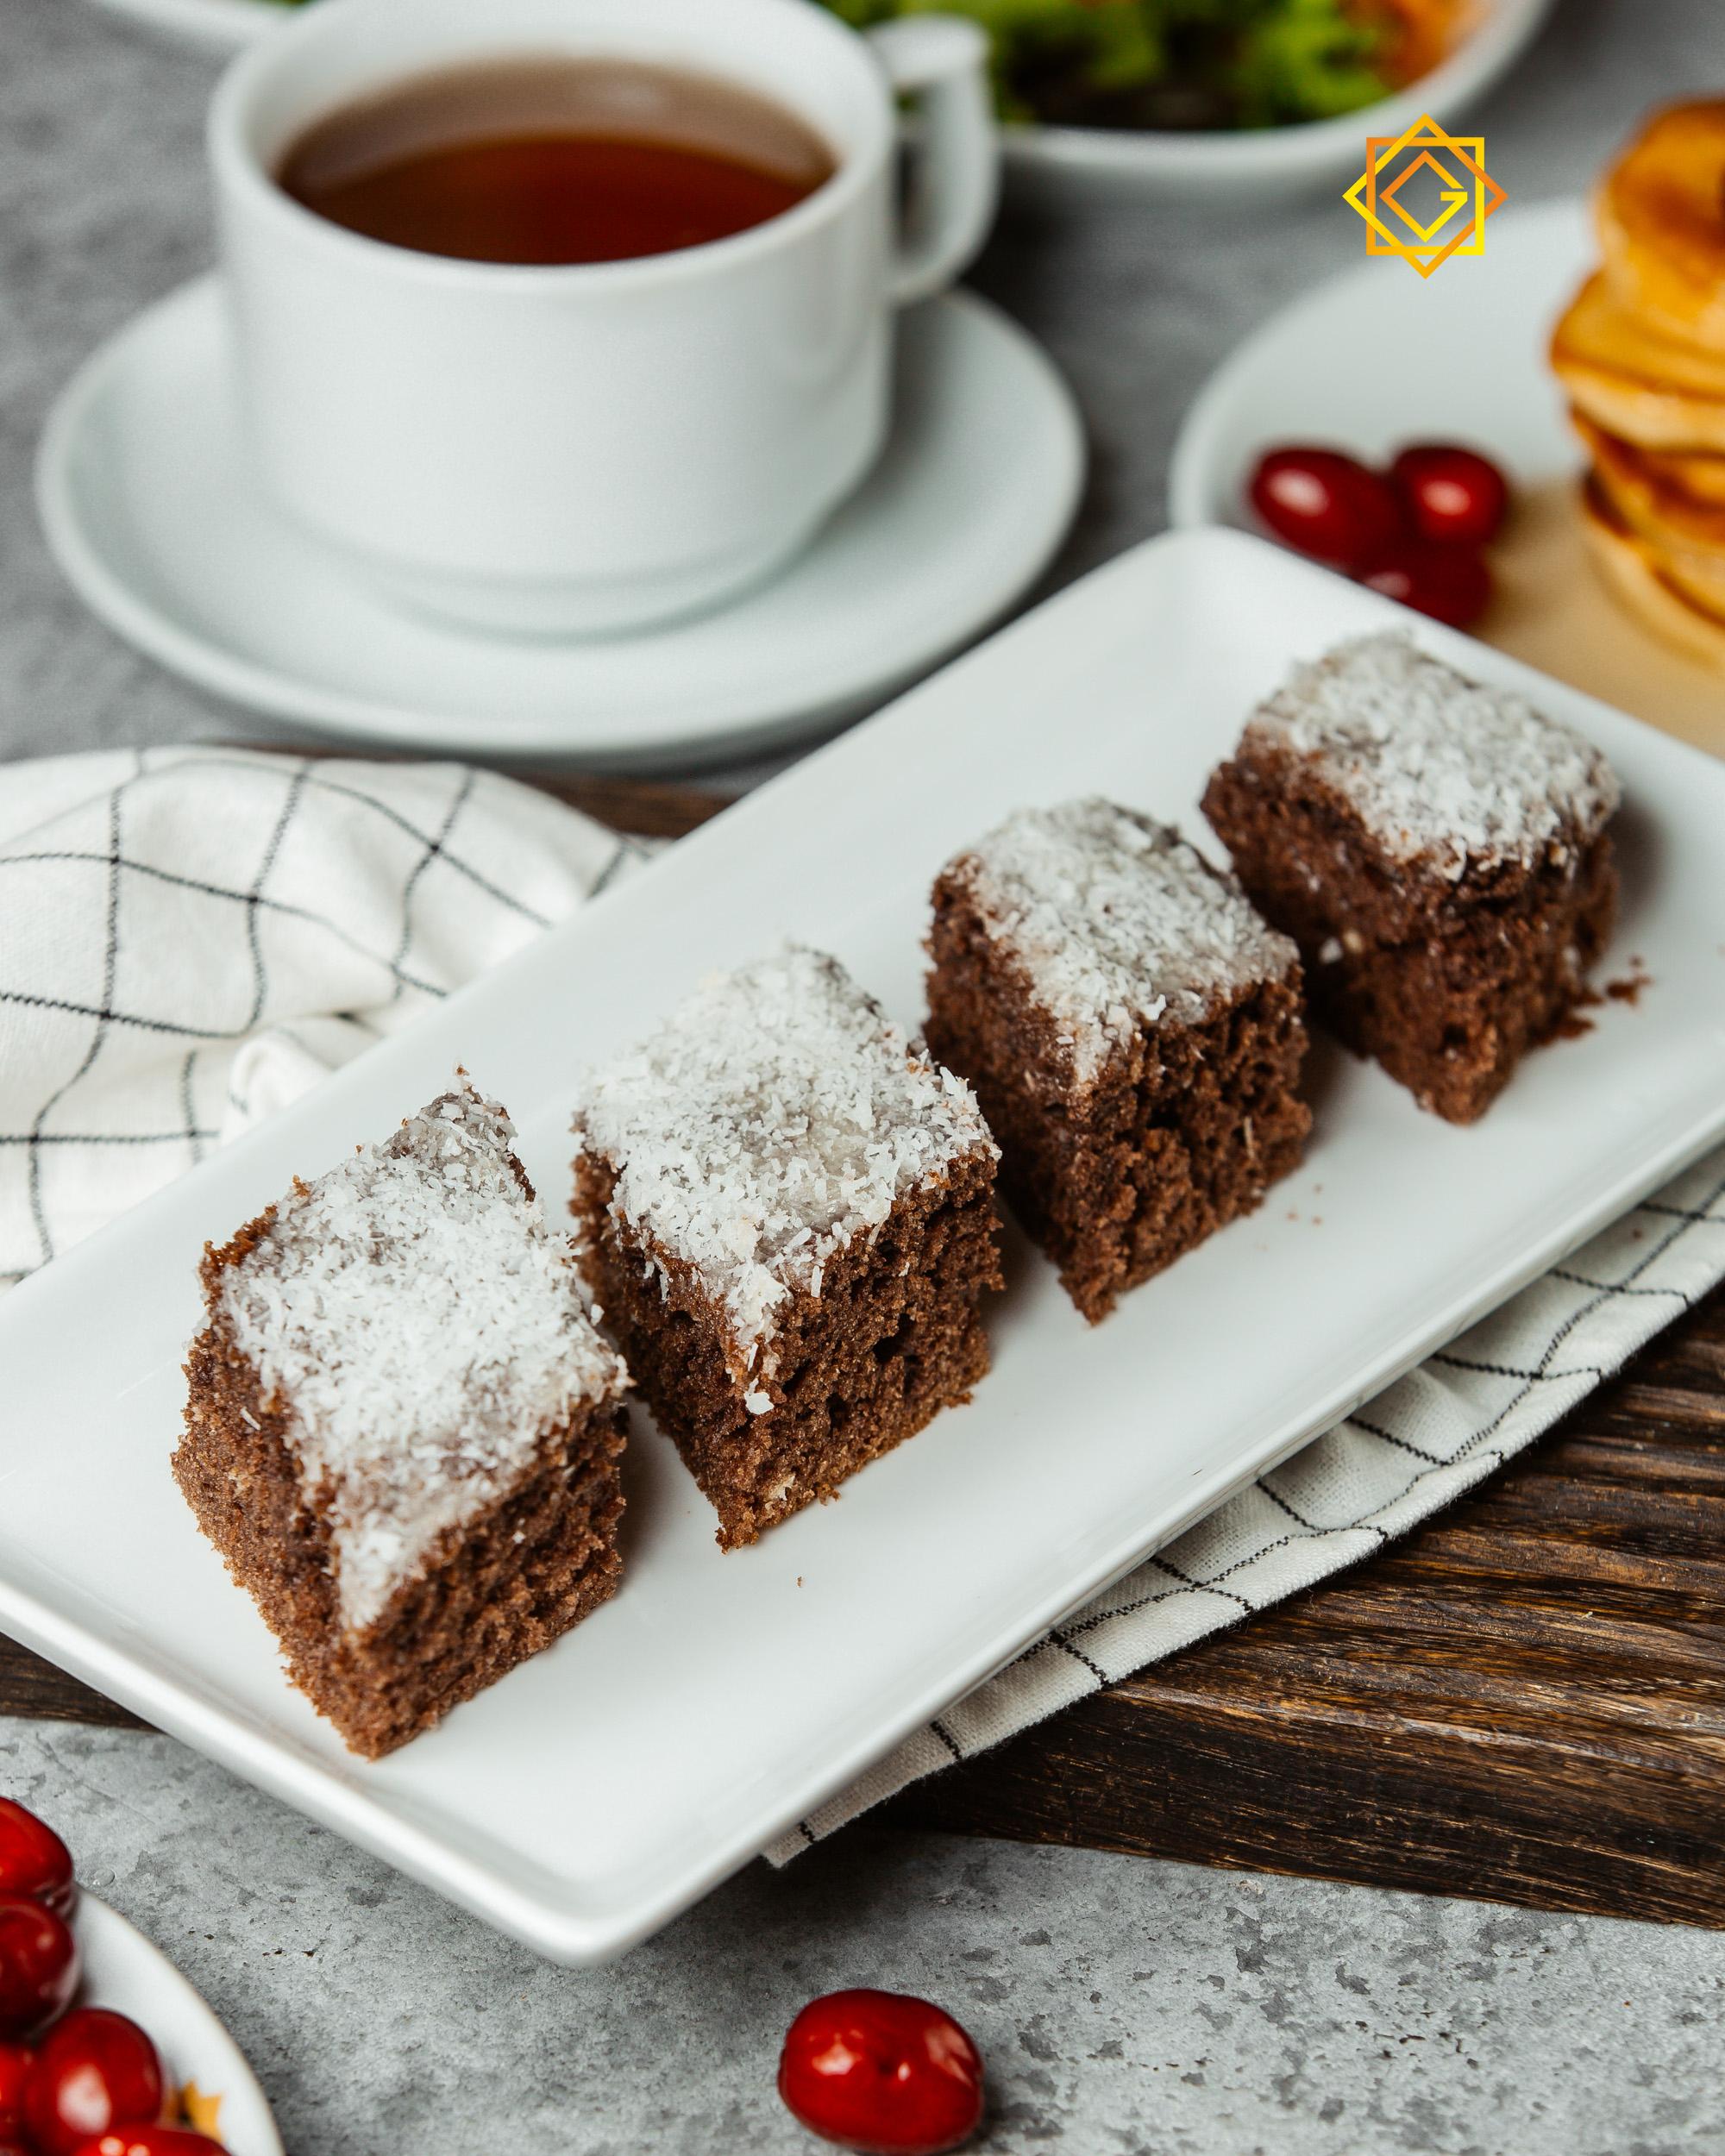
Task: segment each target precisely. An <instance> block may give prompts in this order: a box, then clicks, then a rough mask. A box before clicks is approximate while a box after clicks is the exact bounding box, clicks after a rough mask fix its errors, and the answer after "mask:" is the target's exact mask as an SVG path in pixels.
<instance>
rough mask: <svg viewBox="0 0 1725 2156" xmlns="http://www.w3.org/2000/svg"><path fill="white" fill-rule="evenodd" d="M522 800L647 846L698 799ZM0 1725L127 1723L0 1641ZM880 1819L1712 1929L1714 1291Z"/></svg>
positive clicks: (1716, 1683) (601, 793)
mask: <svg viewBox="0 0 1725 2156" xmlns="http://www.w3.org/2000/svg"><path fill="white" fill-rule="evenodd" d="M543 783H545V784H547V785H548V786H549V787H551V789H552V790H553V791H555V792H557V793H560V794H561V795H562V796H563V798H565V799H571V800H574V802H576V803H577V804H578V805H580V806H583V807H586V808H588V809H590V810H591V811H593V812H594V813H596V814H599V815H601V816H603V817H605V818H606V819H607V820H608V821H610V822H612V823H614V824H618V826H620V827H622V828H624V829H628V830H641V831H650V832H654V833H657V834H661V835H666V836H671V835H674V834H676V833H679V832H681V831H683V830H688V829H690V828H691V827H692V826H693V824H696V823H699V822H700V821H701V820H703V818H705V817H706V816H707V815H710V814H711V813H712V812H713V809H714V808H715V806H716V804H715V803H714V802H713V800H712V799H711V797H709V796H707V795H704V794H701V793H697V792H694V791H693V790H691V789H679V788H670V787H656V786H655V787H648V786H644V785H640V784H637V783H635V782H631V781H628V780H567V779H547V780H544V781H543ZM0 1712H8V1713H12V1714H36V1715H43V1716H50V1717H57V1718H60V1719H66V1720H81V1721H91V1722H106V1723H117V1724H127V1723H131V1722H133V1720H134V1718H133V1717H132V1716H131V1715H129V1714H127V1713H126V1712H125V1711H124V1710H123V1709H122V1708H117V1707H116V1706H114V1705H113V1704H112V1703H111V1702H109V1701H106V1700H104V1699H103V1698H101V1697H100V1696H99V1695H97V1694H96V1693H94V1692H91V1691H89V1690H87V1689H85V1687H84V1686H83V1685H81V1684H79V1683H77V1682H76V1681H75V1680H73V1679H72V1678H71V1677H66V1676H63V1675H62V1674H61V1673H60V1671H58V1670H53V1669H52V1668H50V1667H49V1666H48V1664H46V1663H43V1662H41V1661H38V1660H37V1659H36V1658H34V1656H32V1655H30V1654H28V1653H27V1652H25V1651H24V1650H23V1649H22V1648H20V1647H16V1646H13V1645H11V1644H10V1643H9V1642H8V1641H6V1640H4V1639H0ZM876 1816H878V1817H883V1818H886V1819H888V1820H892V1821H898V1822H900V1823H901V1824H904V1825H906V1826H917V1827H942V1828H947V1829H950V1830H954V1831H957V1832H961V1833H976V1834H996V1835H1006V1836H1009V1837H1012V1838H1014V1839H1021V1840H1031V1841H1047V1842H1063V1843H1069V1844H1080V1845H1083V1846H1090V1847H1095V1848H1103V1849H1117V1850H1127V1851H1132V1852H1142V1853H1145V1854H1147V1855H1157V1856H1167V1857H1176V1858H1183V1859H1185V1860H1187V1861H1189V1862H1191V1863H1196V1864H1210V1865H1241V1866H1246V1867H1250V1868H1251V1869H1253V1870H1258V1871H1286V1872H1295V1873H1302V1874H1306V1875H1308V1876H1312V1877H1322V1878H1332V1879H1351V1880H1358V1881H1362V1882H1367V1883H1376V1884H1380V1885H1386V1886H1402V1887H1421V1888H1426V1889H1428V1890H1432V1891H1433V1892H1438V1893H1444V1894H1456V1895H1469V1896H1478V1897H1481V1898H1484V1899H1486V1900H1493V1901H1505V1902H1520V1903H1522V1904H1524V1905H1526V1906H1528V1907H1532V1908H1556V1909H1575V1910H1585V1911H1594V1912H1599V1913H1603V1914H1606V1915H1618V1916H1639V1917H1647V1918H1653V1919H1656V1920H1659V1921H1665V1922H1673V1923H1691V1924H1706V1925H1712V1926H1720V1927H1725V1289H1722V1290H1721V1291H1720V1292H1718V1293H1716V1294H1714V1295H1712V1296H1711V1297H1709V1299H1708V1300H1706V1301H1705V1302H1703V1304H1702V1305H1701V1306H1700V1307H1697V1309H1696V1310H1694V1311H1692V1312H1691V1313H1689V1315H1688V1316H1687V1317H1685V1318H1684V1319H1682V1320H1681V1321H1680V1322H1679V1323H1678V1324H1677V1325H1674V1326H1672V1327H1671V1329H1670V1330H1669V1331H1668V1332H1665V1333H1663V1334H1661V1335H1660V1336H1659V1338H1658V1339H1656V1340H1655V1341H1654V1342H1653V1344H1652V1345H1651V1346H1650V1347H1649V1348H1648V1349H1647V1350H1646V1351H1644V1352H1643V1353H1642V1354H1641V1355H1640V1357H1638V1358H1637V1359H1636V1361H1635V1362H1634V1363H1632V1364H1631V1365H1630V1366H1629V1368H1628V1369H1627V1370H1626V1371H1625V1372H1624V1373H1623V1374H1622V1376H1620V1377H1619V1378H1618V1379H1616V1380H1615V1382H1613V1383H1611V1384H1609V1385H1608V1386H1606V1387H1604V1388H1602V1389H1601V1390H1600V1391H1599V1392H1597V1393H1596V1394H1595V1395H1593V1397H1592V1398H1591V1399H1590V1400H1588V1401H1584V1403H1583V1404H1582V1406H1581V1407H1579V1408H1578V1409H1577V1410H1576V1412H1575V1413H1572V1414H1571V1415H1570V1416H1569V1417H1567V1418H1566V1420H1565V1421H1563V1422H1562V1423H1561V1424H1559V1426H1557V1428H1556V1429H1555V1430H1553V1432H1551V1434H1550V1435H1549V1436H1547V1437H1546V1438H1544V1439H1543V1440H1542V1441H1541V1442H1540V1443H1539V1444H1538V1445H1534V1447H1533V1448H1532V1449H1531V1450H1530V1451H1528V1452H1527V1453H1526V1454H1524V1455H1523V1456H1522V1457H1521V1458H1520V1459H1519V1460H1516V1461H1515V1462H1514V1463H1511V1465H1510V1466H1509V1467H1508V1468H1506V1469H1505V1470H1502V1472H1501V1473H1499V1474H1498V1475H1496V1476H1494V1477H1493V1478H1492V1479H1491V1481H1490V1482H1488V1483H1486V1484H1484V1485H1483V1486H1482V1488H1481V1489H1479V1490H1477V1491H1476V1492H1475V1493H1474V1494H1473V1495H1471V1496H1470V1497H1468V1498H1465V1499H1464V1500H1463V1501H1461V1502H1460V1503H1458V1504H1457V1505H1454V1506H1452V1507H1451V1508H1450V1509H1449V1510H1448V1511H1447V1512H1445V1513H1443V1514H1440V1515H1439V1516H1438V1517H1437V1518H1436V1519H1435V1520H1432V1521H1430V1522H1429V1523H1427V1525H1426V1526H1424V1527H1422V1528H1420V1529H1418V1530H1417V1531H1416V1532H1415V1533H1413V1534H1412V1535H1410V1536H1408V1538H1407V1539H1405V1540H1403V1541H1402V1542H1400V1543H1397V1544H1396V1545H1394V1546H1393V1547H1391V1548H1390V1549H1389V1550H1388V1551H1385V1552H1384V1553H1383V1555H1381V1556H1378V1557H1372V1558H1371V1559H1369V1560H1367V1561H1366V1562H1365V1563H1364V1564H1358V1565H1356V1566H1354V1567H1353V1568H1352V1569H1351V1570H1348V1571H1346V1572H1343V1573H1341V1574H1339V1575H1338V1576H1336V1577H1335V1578H1334V1579H1333V1580H1332V1581H1330V1582H1328V1583H1325V1584H1324V1585H1322V1586H1320V1587H1317V1588H1314V1589H1311V1590H1310V1591H1308V1593H1305V1594H1303V1595H1298V1596H1296V1597H1295V1599H1294V1600H1292V1601H1289V1602H1286V1603H1284V1604H1283V1605H1282V1606H1281V1607H1280V1608H1277V1609H1274V1610H1271V1611H1269V1612H1267V1613H1266V1614H1263V1615H1260V1616H1257V1617H1254V1618H1253V1619H1252V1620H1251V1622H1250V1623H1249V1624H1245V1625H1242V1626H1239V1628H1238V1629H1237V1630H1234V1631H1231V1632H1226V1633H1220V1634H1218V1635H1216V1636H1215V1637H1214V1638H1212V1639H1208V1640H1205V1641H1203V1642H1201V1644H1200V1645H1197V1646H1195V1647H1191V1648H1189V1649H1187V1650H1186V1651H1185V1652H1183V1653H1182V1654H1179V1655H1176V1656H1174V1657H1172V1658H1170V1659H1169V1660H1168V1661H1166V1662H1164V1663H1160V1664H1157V1665H1156V1666H1155V1667H1154V1668H1152V1669H1150V1670H1145V1671H1144V1672H1143V1673H1142V1674H1141V1675H1139V1676H1138V1677H1129V1678H1127V1679H1126V1681H1125V1682H1124V1683H1120V1684H1114V1685H1111V1686H1109V1687H1108V1688H1107V1689H1106V1690H1105V1691H1102V1692H1099V1693H1097V1694H1095V1695H1094V1696H1092V1697H1091V1698H1088V1699H1087V1700H1084V1701H1082V1702H1079V1703H1078V1704H1077V1705H1076V1706H1074V1707H1070V1708H1067V1709H1066V1710H1065V1711H1064V1712H1063V1713H1062V1714H1057V1715H1055V1716H1053V1717H1052V1718H1051V1720H1048V1721H1046V1722H1044V1723H1042V1724H1040V1725H1039V1726H1038V1727H1037V1728H1035V1729H1033V1730H1032V1731H1030V1732H1028V1733H1026V1734H1025V1735H1024V1736H1022V1737H1019V1738H1016V1739H1013V1741H1012V1742H1011V1743H1010V1744H1007V1745H1001V1746H1000V1748H999V1749H998V1750H996V1751H994V1752H988V1753H987V1754H985V1755H984V1756H983V1757H982V1758H978V1759H976V1760H974V1761H971V1762H969V1763H968V1764H965V1765H963V1766H957V1767H954V1768H953V1769H951V1770H950V1771H949V1772H946V1773H944V1774H941V1775H938V1776H935V1777H932V1778H931V1779H930V1780H928V1781H926V1782H924V1783H919V1784H918V1785H917V1786H916V1787H914V1788H913V1789H908V1790H906V1791H905V1792H904V1794H903V1795H902V1796H899V1797H898V1798H896V1799H894V1802H892V1803H891V1804H890V1805H888V1807H887V1808H885V1810H884V1812H883V1813H881V1814H877V1815H876Z"/></svg>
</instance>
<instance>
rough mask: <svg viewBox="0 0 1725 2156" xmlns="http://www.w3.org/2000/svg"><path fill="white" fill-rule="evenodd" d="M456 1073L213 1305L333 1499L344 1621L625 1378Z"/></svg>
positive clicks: (310, 1196) (487, 1108) (293, 1212)
mask: <svg viewBox="0 0 1725 2156" xmlns="http://www.w3.org/2000/svg"><path fill="white" fill-rule="evenodd" d="M513 1135H514V1132H513V1129H512V1126H511V1124H510V1121H509V1119H508V1117H507V1116H505V1113H504V1112H503V1110H502V1109H501V1108H500V1107H499V1106H497V1105H496V1104H495V1103H494V1102H492V1101H489V1100H483V1099H482V1098H481V1097H480V1094H477V1093H476V1092H475V1091H474V1088H473V1087H471V1086H469V1085H467V1084H466V1083H463V1084H462V1085H461V1087H459V1088H458V1089H457V1090H456V1091H455V1092H452V1093H448V1094H443V1095H442V1097H441V1098H440V1099H438V1100H434V1101H432V1103H431V1104H430V1106H429V1107H426V1108H424V1109H423V1110H422V1111H421V1112H420V1113H419V1114H417V1115H416V1116H413V1117H411V1118H410V1119H409V1120H408V1121H407V1122H405V1123H404V1124H403V1125H402V1126H401V1129H400V1130H399V1131H398V1132H397V1133H396V1134H395V1136H394V1137H393V1138H390V1139H389V1140H388V1141H387V1142H386V1144H382V1145H380V1146H374V1147H372V1148H369V1149H368V1150H364V1151H362V1152H361V1153H360V1154H359V1155H358V1156H356V1157H355V1158H354V1159H353V1160H350V1161H347V1162H344V1163H342V1166H341V1167H339V1168H336V1169H331V1170H330V1172H329V1174H328V1175H323V1176H320V1177H319V1178H318V1180H317V1181H316V1182H315V1183H312V1184H311V1185H309V1186H308V1185H305V1184H303V1183H297V1184H296V1185H295V1187H294V1190H293V1193H292V1195H291V1196H290V1197H288V1198H286V1199H285V1200H283V1202H282V1204H281V1205H280V1206H279V1208H278V1210H277V1213H276V1217H275V1219H274V1220H273V1222H272V1224H271V1225H270V1227H269V1228H268V1230H267V1232H265V1234H264V1235H263V1237H262V1238H261V1239H260V1241H259V1242H258V1244H256V1245H255V1247H254V1249H253V1250H251V1251H249V1252H248V1254H247V1256H246V1257H243V1258H242V1260H240V1262H239V1263H237V1264H235V1265H233V1266H230V1267H229V1269H228V1271H227V1273H226V1275H225V1277H224V1280H223V1288H222V1305H221V1307H222V1308H223V1311H224V1312H225V1313H226V1315H227V1317H228V1319H229V1322H230V1324H231V1326H232V1328H233V1333H234V1338H235V1343H236V1344H237V1345H238V1347H239V1349H240V1351H241V1352H242V1354H244V1355H245V1356H247V1357H248V1358H249V1359H250V1360H251V1362H252V1363H254V1365H255V1366H256V1369H257V1370H258V1373H259V1376H260V1381H261V1385H262V1389H263V1392H264V1394H265V1396H266V1397H267V1398H268V1399H270V1400H271V1401H273V1404H275V1405H278V1406H279V1407H282V1408H285V1411H286V1414H287V1418H288V1421H287V1438H288V1442H289V1444H290V1445H291V1446H292V1449H293V1451H294V1452H295V1453H296V1455H297V1457H298V1465H299V1471H300V1475H301V1477H302V1480H303V1482H304V1486H305V1488H306V1490H307V1492H308V1494H314V1495H315V1494H317V1493H322V1494H323V1495H324V1496H325V1497H327V1500H328V1503H329V1522H330V1529H331V1539H332V1541H333V1544H334V1549H335V1557H336V1589H337V1594H338V1599H339V1601H340V1605H341V1612H342V1621H343V1623H344V1624H345V1625H346V1626H348V1629H350V1630H353V1631H361V1630H363V1629H364V1628H365V1627H366V1626H367V1625H369V1624H370V1623H372V1622H373V1620H375V1619H376V1618H377V1617H379V1616H380V1614H382V1612H383V1609H384V1608H385V1606H386V1603H387V1602H388V1601H389V1599H390V1597H391V1595H392V1594H393V1593H394V1591H395V1589H396V1588H397V1587H398V1586H399V1585H400V1584H401V1583H403V1582H404V1581H405V1580H408V1579H410V1578H411V1577H413V1576H414V1575H415V1573H416V1572H417V1569H418V1566H419V1564H420V1563H421V1561H422V1560H423V1557H424V1556H425V1554H426V1552H427V1551H428V1550H429V1548H430V1545H431V1544H432V1543H433V1542H434V1541H435V1540H436V1537H437V1536H438V1535H439V1534H440V1533H441V1532H442V1530H443V1529H444V1528H446V1527H448V1526H454V1525H455V1524H457V1523H458V1522H460V1521H461V1520H466V1519H468V1518H470V1517H471V1516H472V1515H473V1514H476V1513H478V1512H480V1510H482V1509H483V1508H484V1507H486V1505H488V1504H490V1503H492V1501H494V1500H496V1499H497V1498H498V1497H499V1496H501V1495H504V1494H505V1492H506V1491H507V1490H508V1489H510V1487H511V1485H512V1484H513V1483H514V1482H517V1480H518V1479H519V1478H520V1477H521V1476H522V1474H523V1473H524V1471H525V1470H526V1469H527V1468H528V1465H529V1463H530V1461H531V1459H532V1457H533V1454H534V1452H535V1451H536V1447H537V1445H538V1443H539V1440H540V1439H541V1438H543V1435H544V1433H545V1432H547V1431H548V1430H549V1429H550V1428H551V1427H552V1426H554V1425H555V1424H556V1423H558V1422H560V1421H561V1420H564V1419H565V1418H566V1417H567V1416H568V1414H569V1413H571V1411H572V1410H573V1409H574V1408H575V1407H577V1406H578V1405H581V1404H586V1403H595V1402H598V1401H605V1400H608V1399H612V1398H615V1397H616V1396H618V1395H619V1394H620V1393H621V1391H622V1389H623V1387H624V1382H625V1372H624V1367H623V1364H622V1363H621V1362H620V1361H619V1360H618V1357H617V1356H616V1355H615V1354H613V1353H612V1351H611V1350H610V1349H609V1348H608V1347H606V1346H605V1344H604V1342H603V1341H601V1339H600V1338H599V1335H598V1333H597V1332H594V1330H593V1326H592V1323H591V1322H590V1320H589V1319H588V1316H587V1305H586V1297H585V1294H584V1292H583V1290H582V1288H581V1285H580V1276H579V1275H578V1274H577V1273H576V1271H575V1270H574V1265H573V1263H572V1258H571V1254H570V1250H569V1245H568V1241H567V1240H566V1239H565V1238H563V1237H561V1236H553V1235H551V1234H549V1232H547V1229H546V1226H545V1222H544V1219H543V1214H542V1213H541V1212H540V1209H539V1206H538V1205H537V1204H536V1202H535V1201H534V1200H531V1199H530V1198H529V1196H528V1194H527V1193H526V1191H525V1190H524V1188H522V1185H521V1183H520V1181H519V1180H518V1179H517V1175H516V1173H515V1169H514V1164H513V1162H512V1159H511V1154H510V1150H509V1147H510V1140H511V1138H512V1137H513Z"/></svg>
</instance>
